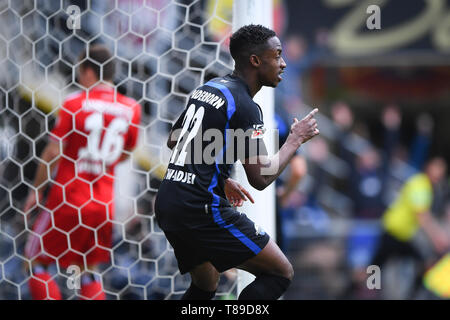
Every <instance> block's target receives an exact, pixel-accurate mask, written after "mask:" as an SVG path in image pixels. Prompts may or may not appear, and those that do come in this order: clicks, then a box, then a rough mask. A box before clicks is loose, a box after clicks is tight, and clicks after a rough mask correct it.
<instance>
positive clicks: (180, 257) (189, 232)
mask: <svg viewBox="0 0 450 320" xmlns="http://www.w3.org/2000/svg"><path fill="white" fill-rule="evenodd" d="M229 210H233V211H234V212H230V211H229ZM225 211H226V212H225ZM211 215H212V219H211V223H209V224H205V225H203V226H199V227H191V228H186V229H182V230H167V231H166V230H163V231H164V233H165V235H166V237H167V240H168V241H169V242H170V244H171V245H172V247H173V249H174V252H175V257H176V258H177V261H178V268H179V269H180V272H181V274H184V273H186V272H189V271H190V270H192V268H194V267H195V266H197V265H199V264H202V263H204V262H207V261H209V262H211V264H212V265H214V267H215V268H216V269H217V271H219V272H224V271H226V270H228V269H230V268H233V267H237V266H239V265H241V264H242V263H244V262H245V261H247V260H248V259H250V258H252V257H254V256H256V255H257V254H258V253H259V252H260V251H261V250H262V249H264V247H265V246H266V245H267V243H268V242H269V238H270V237H269V235H268V234H267V233H266V232H264V231H263V230H262V229H261V228H260V227H258V226H257V225H255V223H254V222H253V221H251V220H250V219H249V218H248V217H247V216H246V215H245V214H243V213H239V212H237V211H236V210H234V209H233V208H229V207H228V208H221V209H220V210H219V209H215V210H213V212H212V213H211ZM222 217H227V218H226V219H225V220H224V219H223V218H222Z"/></svg>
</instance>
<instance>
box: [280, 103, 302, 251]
mask: <svg viewBox="0 0 450 320" xmlns="http://www.w3.org/2000/svg"><path fill="white" fill-rule="evenodd" d="M278 111H279V112H277V113H275V122H276V124H277V128H278V138H279V146H280V147H281V146H282V145H283V144H284V143H285V142H286V138H287V136H288V135H289V131H290V124H289V122H288V118H289V116H288V115H287V114H286V112H284V111H283V110H278ZM306 172H307V166H306V161H305V159H304V158H303V157H302V156H301V155H300V150H297V152H296V154H295V155H294V157H293V158H292V159H291V161H290V162H289V165H288V167H287V168H286V170H285V172H284V173H283V174H282V175H281V176H280V177H279V178H278V179H277V180H276V211H277V212H276V230H277V244H278V246H279V247H280V248H281V250H283V251H285V250H286V249H287V243H286V235H285V232H284V229H285V228H284V224H285V223H286V222H287V220H289V219H290V218H291V217H292V208H289V207H288V201H289V198H290V196H291V195H292V194H293V192H294V191H296V189H297V187H298V184H299V183H300V181H301V180H302V178H303V177H304V176H305V175H306Z"/></svg>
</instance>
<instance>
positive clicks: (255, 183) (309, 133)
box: [243, 108, 319, 190]
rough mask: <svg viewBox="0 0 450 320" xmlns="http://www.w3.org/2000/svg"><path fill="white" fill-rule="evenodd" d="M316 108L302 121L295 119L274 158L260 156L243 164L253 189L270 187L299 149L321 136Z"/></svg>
mask: <svg viewBox="0 0 450 320" xmlns="http://www.w3.org/2000/svg"><path fill="white" fill-rule="evenodd" d="M317 112H318V109H317V108H315V109H314V110H312V111H311V112H310V113H309V114H308V115H307V116H305V117H304V118H303V119H302V120H300V121H298V120H297V119H294V123H293V124H292V126H291V131H290V133H289V136H288V138H287V139H286V142H285V143H284V144H283V146H282V147H281V148H280V150H279V151H278V152H277V153H276V154H275V155H274V156H272V157H269V156H265V155H258V156H255V157H253V158H249V159H246V160H245V161H244V162H243V166H244V169H245V173H246V175H247V179H248V181H249V183H250V184H251V186H252V187H254V188H255V189H257V190H263V189H265V188H266V187H267V186H268V185H270V184H271V183H272V182H273V181H274V180H275V179H276V178H277V177H278V176H279V175H280V174H281V173H282V172H283V170H284V169H285V168H286V166H287V164H288V163H289V161H290V160H291V158H292V157H293V156H294V154H295V152H296V151H297V149H298V148H299V147H300V146H301V145H302V144H303V143H305V142H307V141H308V140H310V139H311V138H313V137H314V136H316V135H318V134H319V129H318V128H317V121H316V119H315V118H314V115H315V114H316V113H317Z"/></svg>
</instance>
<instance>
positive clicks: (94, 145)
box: [78, 113, 128, 165]
mask: <svg viewBox="0 0 450 320" xmlns="http://www.w3.org/2000/svg"><path fill="white" fill-rule="evenodd" d="M103 125H104V123H103V116H102V114H100V113H93V114H91V115H90V116H88V117H87V118H86V120H85V123H84V128H85V130H86V131H88V132H89V136H88V138H87V140H88V143H87V147H86V148H82V149H80V150H79V152H78V157H79V159H89V160H92V161H104V162H105V164H106V165H110V164H112V163H114V162H115V161H117V159H119V157H120V155H121V154H122V151H123V146H124V138H123V135H122V134H123V133H125V132H126V131H127V129H128V122H127V121H126V120H125V119H123V118H114V119H113V120H112V121H111V122H110V124H109V126H108V127H107V128H106V132H105V136H104V137H103V141H100V140H101V134H102V129H103Z"/></svg>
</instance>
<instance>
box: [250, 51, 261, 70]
mask: <svg viewBox="0 0 450 320" xmlns="http://www.w3.org/2000/svg"><path fill="white" fill-rule="evenodd" d="M250 63H251V65H252V66H254V67H259V65H260V64H261V58H260V57H258V56H257V55H256V54H252V55H251V56H250Z"/></svg>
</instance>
